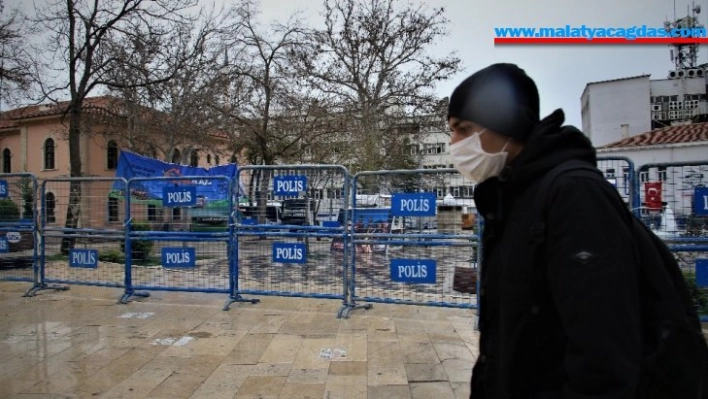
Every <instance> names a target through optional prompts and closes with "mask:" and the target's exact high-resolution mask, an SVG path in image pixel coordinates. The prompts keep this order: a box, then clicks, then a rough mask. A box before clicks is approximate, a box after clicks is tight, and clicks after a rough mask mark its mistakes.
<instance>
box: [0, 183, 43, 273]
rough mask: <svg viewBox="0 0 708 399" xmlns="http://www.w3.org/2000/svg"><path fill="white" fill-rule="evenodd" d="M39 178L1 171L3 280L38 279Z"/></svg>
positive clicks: (0, 264) (0, 262) (0, 267)
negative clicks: (36, 262)
mask: <svg viewBox="0 0 708 399" xmlns="http://www.w3.org/2000/svg"><path fill="white" fill-rule="evenodd" d="M36 196H37V179H36V177H35V176H34V175H32V174H28V173H19V174H9V173H8V174H0V280H13V281H30V282H34V281H36V277H37V276H36V271H35V268H34V265H35V258H36V246H35V237H36V226H37V221H36V215H37V211H36Z"/></svg>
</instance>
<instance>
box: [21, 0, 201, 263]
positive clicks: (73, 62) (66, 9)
mask: <svg viewBox="0 0 708 399" xmlns="http://www.w3.org/2000/svg"><path fill="white" fill-rule="evenodd" d="M197 3H198V0H154V1H147V0H103V1H86V0H49V2H48V3H47V5H46V6H45V7H42V8H41V9H36V13H37V15H36V20H35V22H36V24H37V26H40V27H41V28H42V29H43V31H44V32H47V33H48V38H47V39H48V41H47V42H46V44H45V45H44V46H42V47H40V48H38V49H37V54H38V62H37V64H36V68H35V69H34V70H33V72H34V83H36V84H37V87H38V88H39V98H38V100H39V101H42V100H43V99H50V100H53V101H58V96H61V95H64V94H65V93H66V92H67V91H68V94H69V101H68V106H67V109H66V111H65V115H66V117H67V119H68V142H69V157H70V175H71V176H72V177H79V176H81V175H82V165H81V156H80V154H81V151H80V143H81V141H80V137H81V134H82V132H84V129H83V128H82V120H83V118H82V117H83V104H84V101H85V99H86V97H87V96H89V94H90V93H92V92H95V91H96V90H97V89H100V88H102V87H137V86H146V85H150V84H154V83H157V82H163V81H167V80H170V79H171V78H172V77H173V76H174V75H175V74H176V71H178V70H179V69H180V67H181V65H182V64H183V63H184V62H185V60H187V59H189V58H190V57H191V56H192V54H185V53H180V52H179V50H177V51H173V47H172V46H163V45H159V44H160V43H161V41H160V40H161V39H163V38H165V37H169V36H170V34H171V32H175V31H184V30H186V29H187V27H188V26H189V25H190V24H191V23H192V22H193V19H194V18H193V17H192V16H190V15H189V14H188V11H189V9H190V8H191V7H193V6H195V5H197ZM121 40H130V41H134V42H135V43H139V44H140V45H142V46H144V47H145V48H150V49H151V51H154V52H155V56H153V57H152V61H151V63H150V65H149V66H148V67H147V68H146V66H145V65H141V64H140V63H130V62H128V63H127V64H126V60H124V59H119V58H116V57H114V54H115V53H114V52H112V51H110V49H111V46H110V44H111V43H116V42H119V41H121ZM163 43H164V42H163ZM175 59H176V60H178V62H168V60H169V61H171V60H175ZM129 61H130V60H129ZM118 66H122V67H124V68H128V69H129V70H131V71H132V73H133V74H134V76H138V77H140V79H138V81H137V82H135V81H133V82H130V81H115V80H112V79H111V77H110V74H109V71H111V70H113V69H114V68H117V67H118ZM80 201H81V185H80V183H78V182H72V184H71V188H70V197H69V206H68V207H67V215H66V216H67V217H66V227H67V228H75V227H77V225H78V222H79V218H80ZM73 244H74V240H73V239H71V238H70V237H67V238H65V239H63V240H62V251H63V252H68V250H69V249H70V248H72V247H73Z"/></svg>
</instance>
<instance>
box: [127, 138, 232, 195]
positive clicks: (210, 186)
mask: <svg viewBox="0 0 708 399" xmlns="http://www.w3.org/2000/svg"><path fill="white" fill-rule="evenodd" d="M236 172H237V168H236V164H228V165H220V166H215V167H213V168H209V169H206V168H202V167H194V166H187V165H178V164H174V163H168V162H163V161H160V160H159V159H155V158H149V157H145V156H142V155H138V154H135V153H132V152H130V151H125V150H121V152H120V157H119V158H118V165H117V167H116V177H122V178H124V179H125V180H130V179H133V178H154V177H180V176H198V177H201V176H203V177H204V179H199V178H197V179H189V180H170V181H169V184H170V185H175V184H178V185H183V186H184V185H192V186H199V194H200V195H201V196H203V197H207V198H208V200H209V201H223V200H228V198H229V195H230V193H229V183H228V182H227V181H226V180H222V179H214V178H215V177H226V178H227V179H228V180H229V181H231V180H233V179H234V177H235V176H236ZM166 184H167V182H165V181H164V180H163V181H160V180H155V181H141V182H140V184H136V185H135V186H133V185H131V195H132V197H133V198H134V199H137V200H161V199H162V198H163V187H164V186H165V185H166ZM123 189H124V187H123V182H122V181H120V180H117V181H116V182H115V183H114V184H113V190H115V191H122V190H123ZM244 194H245V193H244V190H243V187H239V193H238V195H239V196H242V195H244Z"/></svg>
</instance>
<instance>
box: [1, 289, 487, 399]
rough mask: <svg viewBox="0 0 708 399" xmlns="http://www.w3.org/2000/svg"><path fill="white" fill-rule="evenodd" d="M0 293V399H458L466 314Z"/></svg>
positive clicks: (115, 292)
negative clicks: (341, 314) (344, 313)
mask: <svg viewBox="0 0 708 399" xmlns="http://www.w3.org/2000/svg"><path fill="white" fill-rule="evenodd" d="M29 287H30V285H29V284H28V283H26V282H0V320H1V321H0V398H12V399H14V398H18V399H19V398H210V399H211V398H436V399H443V398H467V397H469V386H468V384H469V378H470V375H471V368H472V365H473V363H474V360H475V358H476V355H477V353H478V352H477V342H478V332H477V331H475V330H474V322H475V310H473V309H450V308H437V307H426V306H414V305H394V304H379V303H377V304H375V305H374V307H373V309H369V310H364V309H357V310H354V311H352V312H351V314H350V317H349V318H348V319H338V318H337V317H336V314H337V311H338V310H339V308H340V307H341V301H340V300H334V299H309V298H288V297H275V296H258V297H255V296H251V297H254V298H258V299H260V300H261V302H260V303H258V304H251V303H234V304H232V305H231V306H230V310H229V311H224V310H222V308H223V305H224V300H225V296H224V295H223V294H208V293H191V292H167V291H152V292H150V294H151V295H150V296H149V297H147V298H141V297H135V298H133V301H132V302H130V303H128V304H120V303H118V302H119V299H120V297H121V296H122V294H123V292H124V290H123V289H121V288H107V287H92V286H81V285H74V286H71V289H70V290H68V291H52V290H45V291H40V292H39V293H38V294H37V295H36V296H34V297H23V294H24V293H25V292H26V291H27V289H28V288H29Z"/></svg>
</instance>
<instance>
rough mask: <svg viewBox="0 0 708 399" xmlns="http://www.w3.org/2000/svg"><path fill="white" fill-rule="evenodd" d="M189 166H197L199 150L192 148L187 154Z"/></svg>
mask: <svg viewBox="0 0 708 399" xmlns="http://www.w3.org/2000/svg"><path fill="white" fill-rule="evenodd" d="M189 166H199V152H198V151H197V150H192V152H191V153H190V154H189Z"/></svg>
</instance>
